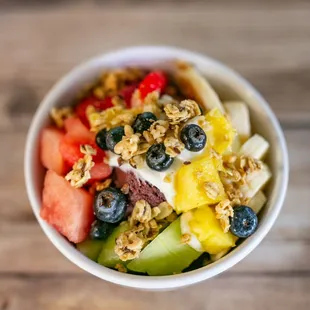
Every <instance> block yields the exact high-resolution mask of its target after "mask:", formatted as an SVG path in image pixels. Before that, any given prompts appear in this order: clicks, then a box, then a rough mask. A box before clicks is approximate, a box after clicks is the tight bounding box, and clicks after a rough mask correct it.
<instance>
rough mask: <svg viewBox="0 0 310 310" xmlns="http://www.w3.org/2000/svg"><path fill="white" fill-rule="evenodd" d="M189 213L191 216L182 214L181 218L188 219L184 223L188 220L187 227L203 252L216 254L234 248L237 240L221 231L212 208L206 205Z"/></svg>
mask: <svg viewBox="0 0 310 310" xmlns="http://www.w3.org/2000/svg"><path fill="white" fill-rule="evenodd" d="M189 212H190V213H191V216H188V215H186V213H184V214H182V216H181V217H183V216H184V217H185V218H186V217H188V218H186V219H185V221H184V223H186V220H187V219H189V221H188V222H187V225H188V226H189V230H190V232H191V235H194V236H195V237H196V238H197V239H198V240H199V242H200V243H201V247H202V249H203V250H204V251H205V252H208V253H209V254H218V253H220V252H221V251H223V250H224V249H227V248H230V247H233V246H235V242H236V240H237V238H236V237H235V236H234V235H233V234H231V233H230V232H228V233H225V232H224V231H223V229H222V227H221V225H220V222H219V220H218V219H217V218H216V216H215V211H214V209H213V208H212V207H209V206H207V205H206V206H202V207H200V208H198V209H194V210H191V211H189ZM184 226H186V225H184ZM182 233H183V231H182Z"/></svg>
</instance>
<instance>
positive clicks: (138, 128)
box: [132, 112, 157, 134]
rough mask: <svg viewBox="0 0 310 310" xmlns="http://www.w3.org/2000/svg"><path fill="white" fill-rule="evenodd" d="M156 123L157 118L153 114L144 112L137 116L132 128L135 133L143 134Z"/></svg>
mask: <svg viewBox="0 0 310 310" xmlns="http://www.w3.org/2000/svg"><path fill="white" fill-rule="evenodd" d="M155 121H157V117H156V116H155V115H154V114H153V113H152V112H144V113H141V114H139V115H137V118H136V120H135V122H134V124H133V126H132V128H133V130H134V131H135V132H137V133H141V134H142V133H143V131H145V130H148V129H149V128H150V127H151V125H152V123H153V122H155Z"/></svg>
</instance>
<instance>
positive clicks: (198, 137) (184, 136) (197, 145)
mask: <svg viewBox="0 0 310 310" xmlns="http://www.w3.org/2000/svg"><path fill="white" fill-rule="evenodd" d="M180 138H181V140H182V142H183V143H184V145H185V148H186V149H187V150H189V151H191V152H199V151H201V150H202V149H203V148H204V147H205V145H206V142H207V137H206V134H205V132H204V130H203V129H202V128H201V127H200V126H198V125H195V124H190V125H186V126H184V127H183V129H182V131H181V135H180Z"/></svg>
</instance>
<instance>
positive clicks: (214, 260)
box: [210, 248, 230, 263]
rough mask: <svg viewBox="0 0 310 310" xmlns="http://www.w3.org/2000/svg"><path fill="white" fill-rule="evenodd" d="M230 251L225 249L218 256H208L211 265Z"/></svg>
mask: <svg viewBox="0 0 310 310" xmlns="http://www.w3.org/2000/svg"><path fill="white" fill-rule="evenodd" d="M229 251H230V248H228V249H225V250H223V251H221V252H219V253H218V254H211V255H210V260H211V262H212V263H214V262H216V261H217V260H219V259H221V258H222V257H223V256H225V255H226V254H227V253H228V252H229Z"/></svg>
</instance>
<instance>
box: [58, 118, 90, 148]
mask: <svg viewBox="0 0 310 310" xmlns="http://www.w3.org/2000/svg"><path fill="white" fill-rule="evenodd" d="M64 124H65V129H66V131H67V134H68V136H69V137H70V138H72V139H73V140H75V141H78V142H80V143H82V144H83V143H90V142H94V141H95V134H94V133H93V132H90V131H89V129H88V128H87V127H86V126H85V125H84V124H83V123H82V122H81V120H80V119H78V118H77V117H69V118H67V119H66V120H65V122H64Z"/></svg>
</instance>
